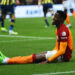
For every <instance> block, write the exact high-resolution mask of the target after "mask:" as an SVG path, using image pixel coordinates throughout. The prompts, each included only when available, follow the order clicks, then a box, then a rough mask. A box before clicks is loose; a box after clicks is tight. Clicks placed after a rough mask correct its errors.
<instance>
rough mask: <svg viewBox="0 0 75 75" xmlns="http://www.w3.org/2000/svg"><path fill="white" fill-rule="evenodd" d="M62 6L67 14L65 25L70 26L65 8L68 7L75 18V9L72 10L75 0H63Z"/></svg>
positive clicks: (74, 6)
mask: <svg viewBox="0 0 75 75" xmlns="http://www.w3.org/2000/svg"><path fill="white" fill-rule="evenodd" d="M63 7H64V11H65V13H66V14H67V18H66V21H67V23H68V25H67V27H68V28H70V27H72V25H71V22H70V18H69V14H68V13H67V10H68V9H69V10H70V12H71V13H72V15H73V17H74V18H75V11H74V10H73V9H74V8H75V0H63Z"/></svg>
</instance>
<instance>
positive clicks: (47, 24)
mask: <svg viewBox="0 0 75 75" xmlns="http://www.w3.org/2000/svg"><path fill="white" fill-rule="evenodd" d="M47 11H48V8H47V7H46V6H45V5H43V12H44V20H45V23H46V28H47V27H49V22H48V18H47V16H46V14H47Z"/></svg>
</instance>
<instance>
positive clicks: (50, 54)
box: [45, 50, 63, 62]
mask: <svg viewBox="0 0 75 75" xmlns="http://www.w3.org/2000/svg"><path fill="white" fill-rule="evenodd" d="M56 53H57V50H54V51H47V53H46V55H45V56H46V60H48V59H49V58H50V57H52V56H53V55H55V54H56ZM62 61H63V57H62V56H59V57H58V58H57V62H62Z"/></svg>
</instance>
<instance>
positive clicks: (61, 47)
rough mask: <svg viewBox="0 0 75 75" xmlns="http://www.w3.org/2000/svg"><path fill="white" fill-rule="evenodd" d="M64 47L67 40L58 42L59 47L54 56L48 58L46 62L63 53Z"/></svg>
mask: <svg viewBox="0 0 75 75" xmlns="http://www.w3.org/2000/svg"><path fill="white" fill-rule="evenodd" d="M66 48H67V42H60V49H59V50H58V52H57V53H56V54H55V55H54V56H52V57H51V58H49V59H48V62H51V61H53V60H54V59H56V58H57V57H59V56H60V55H63V54H64V53H65V52H66Z"/></svg>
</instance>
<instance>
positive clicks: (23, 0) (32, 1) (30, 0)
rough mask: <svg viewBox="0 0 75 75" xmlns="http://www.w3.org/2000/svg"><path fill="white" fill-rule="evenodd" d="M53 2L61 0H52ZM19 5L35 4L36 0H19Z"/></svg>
mask: <svg viewBox="0 0 75 75" xmlns="http://www.w3.org/2000/svg"><path fill="white" fill-rule="evenodd" d="M53 2H54V4H61V3H62V0H53ZM20 3H21V4H20V5H36V4H37V3H38V0H20Z"/></svg>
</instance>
